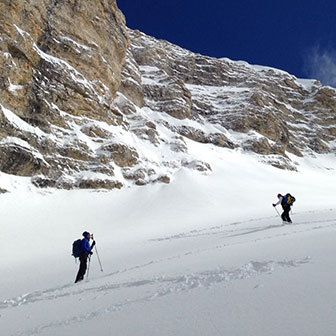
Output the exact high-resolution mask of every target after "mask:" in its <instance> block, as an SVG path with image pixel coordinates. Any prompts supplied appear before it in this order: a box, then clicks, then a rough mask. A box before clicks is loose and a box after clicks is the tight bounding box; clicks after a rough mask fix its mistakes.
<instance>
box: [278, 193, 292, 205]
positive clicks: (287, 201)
mask: <svg viewBox="0 0 336 336" xmlns="http://www.w3.org/2000/svg"><path fill="white" fill-rule="evenodd" d="M294 202H295V197H294V196H292V195H291V194H286V195H285V196H284V198H283V200H282V202H281V203H282V204H288V205H293V203H294Z"/></svg>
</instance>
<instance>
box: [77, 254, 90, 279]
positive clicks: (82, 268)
mask: <svg viewBox="0 0 336 336" xmlns="http://www.w3.org/2000/svg"><path fill="white" fill-rule="evenodd" d="M79 261H80V265H79V270H78V273H77V277H76V280H75V283H76V282H78V281H80V280H83V279H84V274H85V272H86V267H87V265H86V264H87V255H86V254H85V253H84V254H82V255H81V256H80V257H79Z"/></svg>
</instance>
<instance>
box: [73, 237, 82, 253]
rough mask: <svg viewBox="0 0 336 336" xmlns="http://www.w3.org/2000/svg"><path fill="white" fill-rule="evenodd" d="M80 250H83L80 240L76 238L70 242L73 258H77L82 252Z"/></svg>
mask: <svg viewBox="0 0 336 336" xmlns="http://www.w3.org/2000/svg"><path fill="white" fill-rule="evenodd" d="M82 252H83V250H82V240H81V239H77V240H75V241H74V242H73V244H72V255H73V256H74V257H75V258H79V257H80V255H81V254H82Z"/></svg>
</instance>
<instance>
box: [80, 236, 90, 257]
mask: <svg viewBox="0 0 336 336" xmlns="http://www.w3.org/2000/svg"><path fill="white" fill-rule="evenodd" d="M91 250H92V247H91V246H90V240H89V239H87V238H83V239H82V251H83V252H84V253H85V254H86V255H88V254H89V253H90V252H91Z"/></svg>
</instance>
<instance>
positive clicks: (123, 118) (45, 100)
mask: <svg viewBox="0 0 336 336" xmlns="http://www.w3.org/2000/svg"><path fill="white" fill-rule="evenodd" d="M0 66H1V72H0V171H1V172H3V173H6V174H10V175H17V176H28V177H31V181H32V183H33V184H34V185H36V186H38V187H56V188H66V189H70V188H94V189H100V188H105V189H113V188H121V187H122V186H125V185H130V184H137V185H144V184H147V183H150V182H162V183H169V182H170V180H171V177H172V176H173V174H174V172H176V171H177V170H178V169H181V168H182V167H184V168H187V169H195V170H197V171H199V172H200V173H203V174H207V173H210V172H211V167H210V165H209V164H208V163H206V162H202V161H201V160H200V159H199V158H198V157H195V156H193V155H191V154H189V149H188V141H196V142H199V143H202V144H205V145H206V144H207V145H214V146H219V147H226V148H228V149H231V150H244V151H249V152H253V153H256V155H258V157H260V160H261V161H263V162H265V163H269V164H272V165H273V166H275V167H278V168H285V169H293V170H295V169H296V166H295V165H294V163H293V161H292V160H293V157H295V156H303V155H315V154H316V153H335V144H336V91H335V90H334V89H332V88H329V87H324V86H323V85H322V84H321V83H319V82H317V81H309V80H299V79H297V78H295V77H294V76H291V75H289V74H287V73H285V72H282V71H279V70H276V69H272V68H267V67H259V66H252V65H249V64H247V63H244V62H234V61H230V60H228V59H214V58H210V57H206V56H201V55H199V54H194V53H192V52H189V51H187V50H184V49H182V48H180V47H177V46H175V45H172V44H170V43H168V42H166V41H158V40H156V39H154V38H152V37H149V36H147V35H145V34H143V33H141V32H138V31H132V30H129V29H128V28H127V27H126V25H125V18H124V16H123V14H122V13H121V12H120V11H119V9H118V8H117V4H116V1H115V0H98V1H95V2H90V1H84V0H69V1H63V0H59V1H56V0H41V1H38V2H36V1H33V0H27V1H23V0H22V1H21V0H18V1H14V2H13V1H9V0H3V1H2V2H1V3H0ZM292 155H294V156H292ZM0 188H1V185H0Z"/></svg>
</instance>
